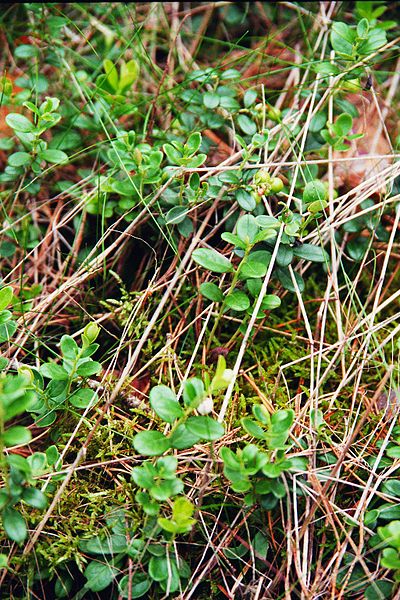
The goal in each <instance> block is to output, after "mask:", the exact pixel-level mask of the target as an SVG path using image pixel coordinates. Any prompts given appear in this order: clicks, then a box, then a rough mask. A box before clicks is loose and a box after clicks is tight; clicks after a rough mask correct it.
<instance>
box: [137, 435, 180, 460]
mask: <svg viewBox="0 0 400 600" xmlns="http://www.w3.org/2000/svg"><path fill="white" fill-rule="evenodd" d="M133 447H134V448H135V450H136V452H138V453H139V454H143V456H159V455H160V454H164V452H166V450H169V449H170V448H171V441H170V440H169V439H167V438H166V437H165V435H164V434H162V433H161V432H160V431H141V432H140V433H138V434H137V435H135V437H134V438H133Z"/></svg>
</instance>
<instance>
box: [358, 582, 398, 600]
mask: <svg viewBox="0 0 400 600" xmlns="http://www.w3.org/2000/svg"><path fill="white" fill-rule="evenodd" d="M392 590H393V582H392V581H387V580H386V579H378V580H375V581H374V582H373V583H371V584H370V585H369V586H368V587H367V588H366V589H365V592H364V598H365V600H390V598H393V595H394V591H392Z"/></svg>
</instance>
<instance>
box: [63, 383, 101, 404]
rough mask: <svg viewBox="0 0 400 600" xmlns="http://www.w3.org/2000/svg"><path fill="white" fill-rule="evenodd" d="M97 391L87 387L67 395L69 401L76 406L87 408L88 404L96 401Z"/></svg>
mask: <svg viewBox="0 0 400 600" xmlns="http://www.w3.org/2000/svg"><path fill="white" fill-rule="evenodd" d="M98 399H99V398H98V396H97V393H96V392H95V391H94V390H91V389H89V388H83V389H80V390H77V391H76V392H75V393H74V394H72V396H70V397H69V399H68V400H69V402H70V404H72V406H75V407H76V408H87V407H88V406H89V405H93V406H94V405H95V404H96V402H97V401H98Z"/></svg>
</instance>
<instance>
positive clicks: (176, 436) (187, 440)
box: [169, 423, 201, 450]
mask: <svg viewBox="0 0 400 600" xmlns="http://www.w3.org/2000/svg"><path fill="white" fill-rule="evenodd" d="M200 440H201V436H199V435H197V434H195V433H193V432H192V431H190V430H189V429H188V428H187V427H186V425H185V424H184V423H181V424H180V425H178V427H177V428H176V429H175V431H174V432H173V433H172V435H170V437H169V441H170V444H171V447H172V448H175V449H176V450H185V449H186V448H192V447H193V446H194V445H195V444H197V443H198V442H199V441H200Z"/></svg>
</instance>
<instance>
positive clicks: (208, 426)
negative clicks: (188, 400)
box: [186, 416, 225, 442]
mask: <svg viewBox="0 0 400 600" xmlns="http://www.w3.org/2000/svg"><path fill="white" fill-rule="evenodd" d="M186 427H187V429H188V430H189V431H190V432H191V433H193V434H194V435H197V436H199V437H200V438H201V439H202V440H207V441H210V442H213V441H215V440H218V439H219V438H221V437H222V436H223V435H224V433H225V429H224V426H223V425H222V424H221V423H218V421H215V420H214V419H212V418H211V417H206V416H203V417H189V419H188V420H187V421H186Z"/></svg>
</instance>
